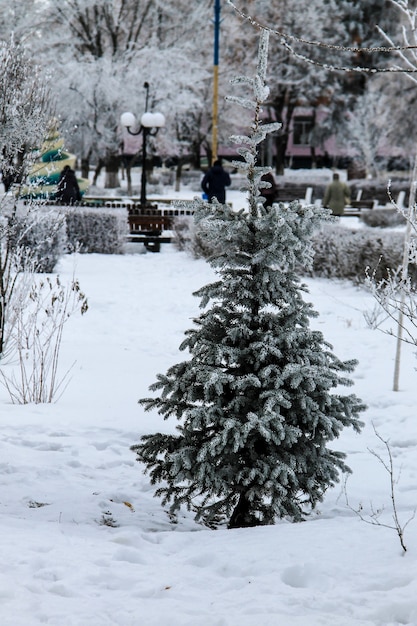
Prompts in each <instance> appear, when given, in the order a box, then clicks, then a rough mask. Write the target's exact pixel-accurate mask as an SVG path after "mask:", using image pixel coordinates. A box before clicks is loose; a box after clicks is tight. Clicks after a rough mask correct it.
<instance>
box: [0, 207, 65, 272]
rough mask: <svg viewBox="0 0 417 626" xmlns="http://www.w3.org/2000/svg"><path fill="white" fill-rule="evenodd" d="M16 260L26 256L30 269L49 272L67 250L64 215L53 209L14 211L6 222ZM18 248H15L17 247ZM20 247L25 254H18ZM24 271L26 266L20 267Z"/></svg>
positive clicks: (21, 259) (21, 260)
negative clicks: (24, 212) (10, 218)
mask: <svg viewBox="0 0 417 626" xmlns="http://www.w3.org/2000/svg"><path fill="white" fill-rule="evenodd" d="M9 229H10V230H9V236H10V237H11V240H12V244H13V249H14V252H15V256H16V259H18V258H19V259H20V262H21V263H24V261H23V259H26V261H27V260H28V259H30V263H31V269H33V271H34V272H44V273H52V272H53V271H54V268H55V266H56V264H57V263H58V261H59V259H60V258H61V256H62V255H63V254H65V252H66V249H67V238H66V232H65V218H64V216H63V215H62V214H60V213H57V212H56V211H51V212H48V213H44V212H41V211H37V210H29V211H28V212H27V213H26V214H25V215H22V214H17V215H16V216H15V217H14V218H13V220H12V221H11V222H10V223H9ZM18 248H19V249H20V250H19V251H18V250H17V249H18ZM22 250H23V251H24V252H25V254H21V252H22ZM22 269H23V270H27V267H22Z"/></svg>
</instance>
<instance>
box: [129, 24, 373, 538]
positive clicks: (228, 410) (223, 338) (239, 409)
mask: <svg viewBox="0 0 417 626" xmlns="http://www.w3.org/2000/svg"><path fill="white" fill-rule="evenodd" d="M267 48H268V34H267V33H262V34H261V40H260V46H259V55H258V65H257V72H256V76H255V77H254V78H253V79H252V78H239V79H237V82H239V83H240V84H242V85H243V86H245V87H246V88H247V87H249V88H250V89H251V91H252V94H251V96H250V97H248V98H242V99H240V100H238V101H237V102H238V103H239V104H240V105H242V106H244V107H245V108H249V109H251V110H252V111H253V123H252V125H251V128H250V130H249V133H248V135H241V136H239V137H238V138H236V139H237V140H238V141H239V142H240V144H241V145H240V148H239V151H240V154H241V155H242V156H243V158H244V163H243V168H244V169H245V171H246V179H247V186H246V190H247V192H248V210H244V209H242V210H241V211H239V212H234V211H233V210H232V209H231V208H230V207H229V206H228V205H222V204H219V203H218V202H213V204H210V203H207V202H203V201H202V200H198V199H197V200H196V201H195V203H194V209H195V221H196V229H197V230H198V234H199V236H200V237H201V238H202V239H203V240H206V241H207V242H208V244H209V245H208V247H209V248H211V249H213V250H214V252H213V254H212V256H211V257H210V259H209V263H210V264H211V265H212V267H213V268H214V270H215V271H216V273H217V281H215V282H213V283H212V284H208V285H206V286H204V287H202V288H201V289H199V290H198V291H197V292H196V294H195V295H196V296H197V297H199V298H200V306H201V309H202V313H201V314H200V316H199V317H198V318H197V319H195V320H194V326H193V328H192V329H190V330H187V331H186V333H185V339H184V341H183V343H182V344H181V346H180V348H181V350H184V351H185V350H186V351H188V353H189V359H188V360H185V361H183V362H181V363H177V364H175V365H173V366H172V367H170V368H169V369H168V371H167V372H166V373H165V374H159V375H158V376H157V381H156V382H155V383H154V384H153V385H152V386H151V391H153V392H155V393H158V392H159V394H160V395H159V396H157V395H155V396H152V397H148V398H143V399H141V400H140V403H141V404H142V405H144V407H145V409H146V410H153V409H156V410H157V411H158V412H159V413H160V414H161V415H162V416H163V417H164V418H165V419H167V418H170V417H175V418H177V419H178V420H179V423H178V426H177V433H176V434H175V435H170V434H163V433H155V434H148V435H145V436H144V437H142V439H141V441H140V442H139V443H138V444H137V445H134V446H132V449H133V450H134V451H135V452H136V453H137V458H138V461H140V462H141V463H143V464H144V466H145V471H147V472H149V474H150V478H151V482H152V484H155V485H158V487H157V489H156V493H155V495H157V496H159V497H161V498H162V504H163V505H166V504H168V505H169V506H170V509H169V512H170V514H171V515H173V514H175V513H176V512H177V511H178V510H179V509H180V507H181V506H185V507H187V508H188V509H189V510H192V511H193V512H194V513H195V519H196V520H197V521H201V522H203V523H204V524H206V525H207V526H209V527H214V526H216V525H217V524H219V523H226V524H227V526H228V527H229V528H236V527H247V526H255V525H260V524H273V523H274V522H275V521H276V519H278V518H283V517H286V518H289V519H291V520H294V521H299V520H302V519H304V518H305V516H306V515H308V514H309V512H310V511H311V509H312V508H314V507H315V505H316V504H317V503H318V502H320V501H321V500H322V498H323V496H324V493H325V491H326V490H327V489H328V488H329V487H331V486H332V485H334V484H335V483H336V482H338V480H339V474H340V472H343V471H350V470H349V468H348V467H347V466H346V465H345V462H344V458H345V455H344V454H343V453H341V452H339V451H336V450H333V449H330V448H329V447H328V444H329V443H330V442H331V441H333V440H334V439H336V438H337V437H338V436H339V434H340V432H341V430H342V429H343V428H344V427H352V428H353V429H354V430H356V431H360V429H361V426H362V424H361V422H360V421H359V414H360V413H361V412H362V411H363V410H364V408H365V407H364V405H363V404H362V402H361V401H360V400H359V399H358V398H357V397H356V396H355V395H354V394H349V395H342V394H340V392H339V390H340V387H341V386H350V385H352V381H351V380H350V378H349V377H348V375H349V373H350V372H352V371H353V369H354V367H355V364H356V362H355V361H354V360H350V361H341V360H340V359H338V358H337V357H336V356H335V355H334V354H333V353H332V351H331V349H332V347H331V346H330V345H329V344H328V343H327V342H326V341H325V340H324V338H323V335H322V334H321V333H320V332H318V331H315V330H312V329H311V328H310V319H311V318H313V317H315V316H316V315H317V314H316V312H315V311H314V310H313V309H312V306H311V304H309V303H306V302H305V301H304V300H303V294H304V293H306V291H307V289H306V287H305V285H303V284H301V283H300V280H299V278H298V275H297V271H298V268H299V267H309V266H310V265H311V262H312V257H313V252H312V243H311V236H312V233H313V232H314V230H315V229H316V228H317V227H318V226H319V225H320V224H321V222H322V220H323V219H328V218H329V211H327V210H326V209H315V207H312V206H307V207H303V206H302V205H301V204H300V203H298V202H294V203H291V204H290V205H289V206H287V205H284V204H274V205H273V206H272V207H268V208H265V207H264V205H263V201H262V196H261V194H262V188H263V185H262V181H261V176H262V174H263V172H265V171H266V170H267V168H262V167H258V166H257V152H258V146H259V143H260V142H261V141H262V140H263V139H264V138H265V136H266V135H267V133H268V132H271V131H272V130H275V129H276V126H275V125H265V126H263V125H262V121H261V117H262V111H261V109H262V105H263V103H264V99H265V98H266V97H267V96H268V89H267V87H266V85H265V73H266V63H267ZM235 101H236V100H235ZM239 165H240V167H242V163H240V164H239ZM214 242H215V243H216V245H213V244H214Z"/></svg>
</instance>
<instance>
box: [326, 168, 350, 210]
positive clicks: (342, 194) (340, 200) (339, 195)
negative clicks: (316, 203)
mask: <svg viewBox="0 0 417 626" xmlns="http://www.w3.org/2000/svg"><path fill="white" fill-rule="evenodd" d="M349 203H350V189H349V187H348V186H347V185H346V183H342V181H341V180H340V177H339V174H338V173H337V172H335V173H334V174H333V180H332V182H331V183H330V184H329V185H327V187H326V191H325V193H324V198H323V206H324V207H326V208H329V209H331V210H332V213H333V215H339V216H340V215H343V212H344V210H345V206H346V205H347V204H349Z"/></svg>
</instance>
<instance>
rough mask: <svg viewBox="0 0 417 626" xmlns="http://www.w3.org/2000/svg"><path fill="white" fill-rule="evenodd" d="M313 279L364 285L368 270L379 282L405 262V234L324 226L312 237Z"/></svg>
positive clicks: (311, 271) (311, 272)
mask: <svg viewBox="0 0 417 626" xmlns="http://www.w3.org/2000/svg"><path fill="white" fill-rule="evenodd" d="M312 242H313V248H314V259H313V265H312V267H311V269H310V270H309V271H308V273H309V275H312V276H323V277H326V278H343V279H349V280H352V281H353V282H354V283H364V282H365V280H366V269H367V268H369V269H370V271H371V272H372V273H373V272H375V278H376V280H380V279H382V278H386V276H387V270H388V268H389V269H390V270H396V269H398V268H399V267H400V266H401V263H402V258H403V247H404V234H403V233H401V232H396V231H385V230H380V229H360V230H357V231H356V230H350V229H348V228H344V227H342V226H339V225H325V226H322V228H321V229H320V230H318V231H317V232H316V233H315V234H314V236H313V240H312Z"/></svg>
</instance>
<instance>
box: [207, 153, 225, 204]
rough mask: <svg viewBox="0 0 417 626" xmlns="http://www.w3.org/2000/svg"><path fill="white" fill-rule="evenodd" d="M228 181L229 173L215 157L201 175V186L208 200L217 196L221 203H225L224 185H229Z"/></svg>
mask: <svg viewBox="0 0 417 626" xmlns="http://www.w3.org/2000/svg"><path fill="white" fill-rule="evenodd" d="M230 183H231V180H230V175H229V173H228V172H226V170H224V169H223V165H222V161H221V159H217V160H216V161H214V163H213V166H212V167H211V168H210V169H209V170H208V172H207V173H206V174H205V176H204V177H203V180H202V181H201V187H202V189H203V191H204V193H205V194H207V196H208V201H209V202H211V201H212V199H213V198H217V200H218V201H219V202H220V203H221V204H225V203H226V187H229V185H230Z"/></svg>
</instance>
